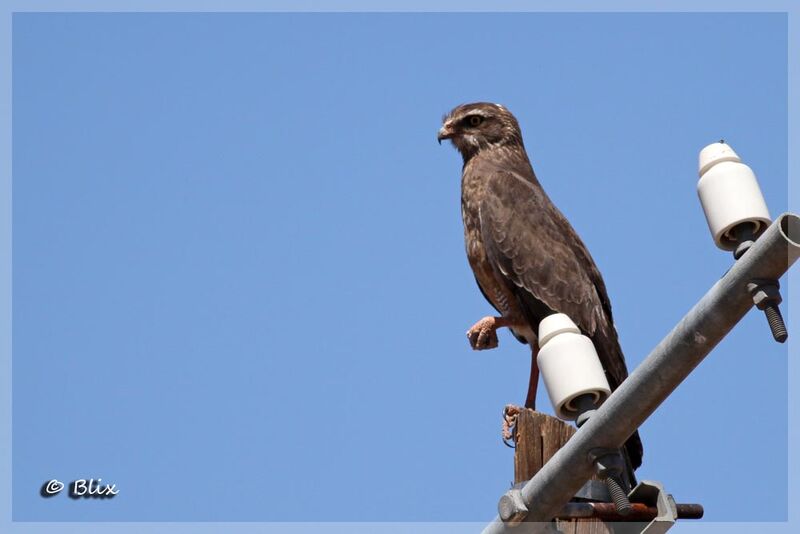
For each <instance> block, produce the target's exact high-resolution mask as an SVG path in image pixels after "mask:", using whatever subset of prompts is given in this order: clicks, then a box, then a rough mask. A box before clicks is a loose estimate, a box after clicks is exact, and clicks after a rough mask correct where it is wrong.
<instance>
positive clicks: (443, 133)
mask: <svg viewBox="0 0 800 534" xmlns="http://www.w3.org/2000/svg"><path fill="white" fill-rule="evenodd" d="M454 135H455V133H454V132H453V130H451V129H450V124H448V123H445V124H444V126H442V127H441V128H439V133H438V134H437V135H436V140H437V141H439V144H440V145H441V144H442V139H450V138H452V137H453V136H454Z"/></svg>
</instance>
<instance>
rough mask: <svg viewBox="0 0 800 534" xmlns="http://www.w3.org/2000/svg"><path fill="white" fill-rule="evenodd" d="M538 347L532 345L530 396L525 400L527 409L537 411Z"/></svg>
mask: <svg viewBox="0 0 800 534" xmlns="http://www.w3.org/2000/svg"><path fill="white" fill-rule="evenodd" d="M537 352H538V347H537V346H536V345H535V344H534V345H531V377H530V379H529V380H528V396H527V397H526V398H525V407H526V408H530V409H531V410H535V409H536V390H537V389H538V387H539V364H538V363H537V361H536V353H537Z"/></svg>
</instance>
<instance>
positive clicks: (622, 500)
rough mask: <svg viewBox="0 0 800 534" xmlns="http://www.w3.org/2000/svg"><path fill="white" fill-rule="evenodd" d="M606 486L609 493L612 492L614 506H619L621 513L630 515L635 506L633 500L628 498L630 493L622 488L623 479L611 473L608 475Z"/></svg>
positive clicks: (619, 512)
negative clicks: (632, 504)
mask: <svg viewBox="0 0 800 534" xmlns="http://www.w3.org/2000/svg"><path fill="white" fill-rule="evenodd" d="M606 486H608V493H610V494H611V500H613V501H614V506H616V508H617V513H618V514H619V515H628V514H629V513H631V510H632V509H633V507H632V506H631V501H629V500H628V495H627V493H625V490H624V489H622V481H620V480H619V477H618V476H617V475H610V476H608V477H606Z"/></svg>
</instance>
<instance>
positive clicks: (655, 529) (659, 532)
mask: <svg viewBox="0 0 800 534" xmlns="http://www.w3.org/2000/svg"><path fill="white" fill-rule="evenodd" d="M628 498H629V499H630V501H631V502H635V503H643V504H646V505H648V506H655V507H656V509H657V510H658V516H656V517H655V519H653V520H652V521H650V523H648V524H647V526H646V527H644V528H643V529H642V530H641V534H663V533H664V532H666V531H668V530H669V529H670V528H671V527H672V525H674V524H675V521H676V520H677V519H678V507H677V505H676V504H675V499H673V498H672V495H670V494H669V493H667V492H666V491H664V486H663V485H662V484H661V483H660V482H656V481H653V480H642V481H641V482H640V483H639V484H638V485H637V486H636V487H635V488H633V491H631V492H630V494H629V495H628Z"/></svg>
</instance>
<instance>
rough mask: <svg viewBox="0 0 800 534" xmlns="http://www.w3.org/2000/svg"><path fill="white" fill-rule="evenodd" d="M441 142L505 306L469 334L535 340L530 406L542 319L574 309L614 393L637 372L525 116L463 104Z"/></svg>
mask: <svg viewBox="0 0 800 534" xmlns="http://www.w3.org/2000/svg"><path fill="white" fill-rule="evenodd" d="M443 123H444V124H443V125H442V127H441V129H440V130H439V135H438V140H439V143H441V142H442V140H444V139H449V140H450V141H451V142H452V143H453V145H454V146H455V147H456V148H457V149H458V151H459V152H460V153H461V156H462V157H463V159H464V166H463V168H462V175H461V214H462V217H463V220H464V239H465V241H466V249H467V259H468V260H469V265H470V267H472V271H473V272H474V274H475V280H476V281H477V282H478V287H479V288H480V290H481V292H482V293H483V296H484V297H486V300H488V301H489V303H490V304H491V305H492V306H494V308H495V309H496V310H497V311H498V312H499V314H500V315H499V316H496V317H494V316H489V317H484V318H483V319H481V320H480V321H478V322H477V323H475V325H474V326H472V328H470V329H469V331H468V332H467V337H468V338H469V342H470V344H471V345H472V348H473V349H475V350H483V349H491V348H494V347H496V346H497V344H498V339H497V329H498V328H501V327H508V328H510V329H511V332H512V333H513V334H514V336H515V337H516V338H517V339H518V340H519V341H520V342H522V343H527V344H528V345H530V347H531V357H532V363H531V375H530V381H529V385H528V395H527V399H526V401H525V406H526V407H529V408H535V402H536V389H537V384H538V382H539V368H538V365H537V363H536V353H537V351H538V340H537V332H538V328H539V322H540V321H541V320H542V319H543V318H545V317H547V316H548V315H551V314H553V313H565V314H566V315H568V316H569V317H570V318H571V319H572V320H573V321H574V322H575V324H576V325H577V326H578V328H580V329H581V331H582V332H583V333H584V334H585V335H587V336H588V337H589V338H590V339H591V340H592V342H593V343H594V345H595V348H596V349H597V353H598V355H599V356H600V361H601V362H602V364H603V368H604V369H605V372H606V375H607V378H608V382H609V385H610V386H611V389H612V391H613V390H614V389H616V388H617V387H618V386H619V385H620V384H621V383H622V381H623V380H625V378H627V376H628V370H627V367H626V366H625V359H624V357H623V355H622V349H621V348H620V346H619V341H618V339H617V332H616V329H615V328H614V323H613V319H612V316H611V303H610V302H609V299H608V294H607V293H606V286H605V284H604V283H603V278H602V276H600V272H599V271H598V269H597V266H596V265H595V263H594V260H592V257H591V255H590V254H589V251H588V250H587V249H586V246H585V245H584V244H583V242H582V241H581V239H580V237H578V234H577V233H576V232H575V230H574V229H573V228H572V225H570V223H569V222H568V221H567V219H566V218H565V217H564V215H562V214H561V212H560V211H559V210H558V208H556V207H555V206H554V205H553V203H552V202H551V201H550V199H549V198H548V196H547V194H546V193H545V192H544V190H543V189H542V186H541V185H540V184H539V181H538V180H537V179H536V175H535V174H534V172H533V167H531V163H530V161H529V160H528V155H527V153H526V152H525V146H524V145H523V142H522V132H521V131H520V127H519V123H518V122H517V119H516V118H514V116H513V115H512V114H511V113H510V112H509V111H508V110H507V109H506V108H505V107H503V106H501V105H499V104H491V103H486V102H477V103H472V104H464V105H461V106H458V107H456V108H455V109H453V110H452V111H451V112H450V113H449V114H447V115H446V116H445V117H444V118H443ZM625 448H626V450H627V452H628V456H629V458H630V461H631V463H632V465H633V468H636V467H639V465H641V462H642V453H643V451H642V443H641V440H640V439H639V435H638V432H637V433H635V434H633V435H632V436H631V437H630V438H629V440H628V442H627V443H626V444H625Z"/></svg>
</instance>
